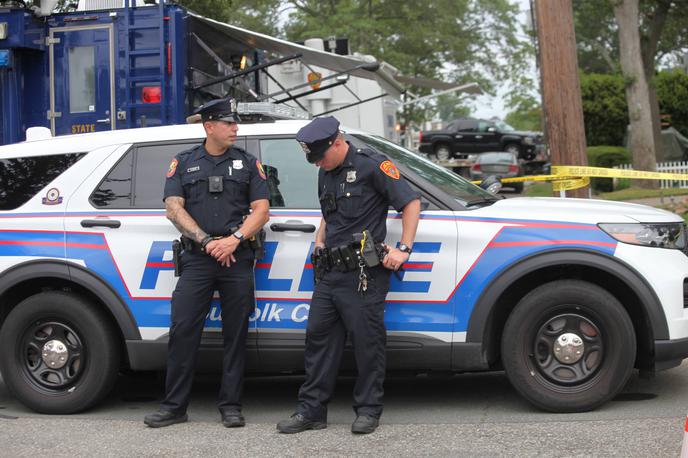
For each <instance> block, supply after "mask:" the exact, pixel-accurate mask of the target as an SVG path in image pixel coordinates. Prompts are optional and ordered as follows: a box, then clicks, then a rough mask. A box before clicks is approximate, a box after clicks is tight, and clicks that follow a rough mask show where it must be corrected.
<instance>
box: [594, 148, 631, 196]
mask: <svg viewBox="0 0 688 458" xmlns="http://www.w3.org/2000/svg"><path fill="white" fill-rule="evenodd" d="M631 162H632V159H631V154H630V153H629V152H628V150H627V149H626V148H624V147H622V146H589V147H588V164H589V165H590V166H591V167H607V168H613V167H614V166H615V165H621V164H630V163H631ZM590 187H591V188H592V189H593V190H594V191H597V192H611V191H613V190H614V184H613V179H612V178H592V179H591V180H590Z"/></svg>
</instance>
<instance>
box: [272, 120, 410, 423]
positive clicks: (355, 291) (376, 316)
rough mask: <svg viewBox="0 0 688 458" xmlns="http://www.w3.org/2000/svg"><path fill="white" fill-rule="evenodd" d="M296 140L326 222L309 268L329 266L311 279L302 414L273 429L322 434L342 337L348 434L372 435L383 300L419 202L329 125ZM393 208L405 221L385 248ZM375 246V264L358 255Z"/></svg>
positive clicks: (379, 388)
mask: <svg viewBox="0 0 688 458" xmlns="http://www.w3.org/2000/svg"><path fill="white" fill-rule="evenodd" d="M296 139H297V141H299V142H300V143H301V146H302V147H303V149H304V151H305V152H306V159H307V160H308V162H310V163H313V164H315V165H316V166H317V167H319V168H320V171H319V175H318V194H319V198H320V204H321V210H322V214H323V218H322V220H321V223H320V228H319V229H318V231H317V233H316V238H315V246H316V248H315V251H314V257H313V259H314V264H316V263H317V264H318V265H319V264H320V263H321V262H323V261H325V260H326V261H327V262H325V263H324V265H325V272H324V273H323V274H322V276H321V277H319V278H318V277H317V276H316V286H315V291H314V292H313V298H312V300H311V306H310V312H309V316H308V327H307V330H306V351H305V371H306V380H305V382H304V384H303V385H302V386H301V388H300V390H299V395H298V400H299V403H298V407H297V410H296V413H295V414H294V415H292V416H291V418H289V419H287V420H284V421H281V422H280V423H278V424H277V429H278V431H280V432H282V433H298V432H301V431H305V430H307V429H322V428H325V427H326V426H327V404H328V402H329V401H330V398H331V396H332V392H333V390H334V387H335V381H336V377H337V372H338V370H339V365H340V362H341V357H342V352H343V349H344V343H345V341H346V337H347V334H348V335H349V337H350V338H351V342H352V344H353V350H354V356H355V358H356V366H357V369H358V378H357V380H356V385H355V386H354V393H353V397H354V406H353V407H354V411H355V413H356V420H355V421H354V423H353V424H352V426H351V431H352V432H353V433H357V434H366V433H371V432H373V431H375V429H376V428H377V426H378V424H379V419H380V416H381V414H382V406H383V400H382V398H383V382H384V375H385V344H386V330H385V324H384V311H385V297H386V295H387V291H388V290H389V280H390V274H391V271H394V270H398V269H399V268H400V267H402V265H403V264H404V262H406V261H407V260H408V258H409V256H410V254H411V251H412V246H413V240H414V237H415V234H416V228H417V226H418V219H419V215H420V200H419V196H418V194H417V193H416V192H414V191H412V190H411V188H410V187H409V185H408V183H406V181H405V180H404V178H403V177H402V176H401V174H400V173H399V170H398V169H397V168H396V166H395V165H394V164H393V163H392V162H391V161H389V160H388V159H387V157H385V156H383V155H382V154H380V153H378V152H376V151H373V150H370V149H357V148H355V147H354V146H352V145H351V144H349V143H348V142H346V141H345V140H344V138H343V136H342V134H341V133H340V132H339V122H338V121H337V120H336V119H335V118H333V117H324V118H317V119H315V120H313V121H312V122H311V123H309V124H308V125H306V126H305V127H303V128H302V129H301V130H300V131H299V132H298V133H297V135H296ZM390 205H391V206H392V207H394V208H395V209H396V210H397V211H401V212H402V234H401V241H400V244H399V246H398V248H396V247H395V248H392V247H389V246H387V245H384V244H383V243H382V242H384V240H385V237H386V235H387V227H386V221H387V212H388V209H389V206H390ZM371 238H372V240H370V239H371ZM374 245H376V248H378V249H377V250H376V251H374V252H373V254H372V258H371V256H370V253H368V255H366V256H363V255H362V253H365V252H366V250H365V249H364V248H363V247H364V246H367V247H370V246H374ZM380 248H381V249H380ZM368 251H370V250H368ZM352 259H353V262H352ZM370 265H372V267H370Z"/></svg>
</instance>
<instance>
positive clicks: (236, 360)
mask: <svg viewBox="0 0 688 458" xmlns="http://www.w3.org/2000/svg"><path fill="white" fill-rule="evenodd" d="M247 251H249V250H247ZM235 256H236V257H237V262H236V263H233V264H232V265H231V266H230V267H223V266H221V265H220V263H218V262H217V261H216V260H215V259H214V258H213V257H211V256H208V255H206V254H202V253H197V254H196V253H184V254H183V255H182V267H183V270H182V274H181V276H180V277H179V281H178V282H177V287H176V288H175V290H174V293H173V294H172V325H171V327H170V338H169V343H168V357H167V377H166V382H165V399H164V401H163V402H162V404H161V406H160V407H161V409H162V410H166V411H170V412H174V413H178V414H182V413H184V412H186V408H187V406H188V404H189V395H190V393H191V385H192V383H193V376H194V370H195V367H196V354H197V352H198V347H199V345H200V342H201V334H202V333H203V327H204V324H205V320H206V316H207V314H208V312H209V310H210V303H211V301H212V297H213V293H214V292H215V291H216V290H217V291H218V292H219V293H220V304H221V307H222V336H223V341H224V358H223V362H222V384H221V387H220V395H219V403H218V408H219V409H220V412H225V411H230V410H241V401H240V399H241V392H242V388H243V381H244V361H245V359H246V335H247V333H248V317H249V315H250V314H251V312H252V311H253V308H254V306H255V295H254V277H253V255H252V253H250V251H249V252H248V253H237V254H236V255H235Z"/></svg>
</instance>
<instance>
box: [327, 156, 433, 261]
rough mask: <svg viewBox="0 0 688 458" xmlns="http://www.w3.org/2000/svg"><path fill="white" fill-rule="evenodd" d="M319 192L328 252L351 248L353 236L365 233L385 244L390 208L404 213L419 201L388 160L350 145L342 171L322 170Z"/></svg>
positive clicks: (338, 168)
mask: <svg viewBox="0 0 688 458" xmlns="http://www.w3.org/2000/svg"><path fill="white" fill-rule="evenodd" d="M318 190H319V193H318V196H319V198H320V208H321V210H322V213H323V218H324V219H325V223H326V226H325V245H326V246H327V247H328V248H334V247H337V246H341V245H348V244H350V243H351V242H352V235H353V234H354V233H360V232H362V231H363V230H364V229H368V230H369V231H370V233H371V234H372V236H373V239H374V240H375V242H383V241H384V240H385V237H386V236H387V211H388V209H389V206H390V205H391V206H392V207H394V209H395V210H397V211H401V210H402V209H403V208H404V207H405V206H406V204H408V203H409V202H411V201H412V200H414V199H418V198H419V197H420V196H419V194H418V193H417V192H415V191H413V190H412V189H411V187H410V186H409V185H408V183H407V182H406V181H405V180H404V178H403V177H402V176H401V174H400V173H399V170H398V169H397V168H396V166H395V165H394V164H393V163H392V162H391V161H389V160H388V159H387V158H386V157H385V156H383V155H382V154H380V153H378V152H376V151H373V150H371V149H359V148H355V147H354V146H352V145H351V144H349V151H348V152H347V154H346V158H345V159H344V162H343V163H342V164H341V165H340V166H339V167H337V168H336V169H334V170H330V171H329V172H327V171H325V170H323V169H320V172H319V173H318ZM332 201H334V202H336V205H334V206H333V205H332ZM333 207H336V208H333Z"/></svg>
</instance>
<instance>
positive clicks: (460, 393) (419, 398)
mask: <svg viewBox="0 0 688 458" xmlns="http://www.w3.org/2000/svg"><path fill="white" fill-rule="evenodd" d="M687 382H688V362H686V363H684V364H683V365H682V366H680V367H678V368H675V369H671V370H669V371H666V372H662V373H660V374H659V375H658V376H657V377H656V378H654V379H651V380H644V379H640V378H638V376H637V375H634V376H633V377H632V379H631V380H630V382H629V384H628V386H627V387H626V389H625V390H624V392H623V393H622V394H621V395H620V396H618V397H617V398H616V399H615V400H614V401H612V402H610V403H608V404H607V405H605V406H604V407H602V408H601V409H599V410H597V411H595V412H588V413H582V414H550V413H544V412H540V411H538V410H535V409H534V408H532V407H531V406H530V405H529V404H527V403H526V402H525V401H523V400H522V399H521V398H520V397H519V396H518V395H517V394H516V393H515V392H514V390H513V389H512V388H511V387H510V385H509V383H508V382H507V380H506V378H505V377H504V374H503V373H499V372H496V373H488V374H463V375H457V376H453V377H446V378H434V377H413V378H412V377H406V378H403V377H401V378H399V377H395V378H391V379H389V380H388V382H387V383H386V390H387V395H386V407H385V414H384V417H383V424H382V426H381V427H380V428H379V430H378V432H376V433H375V434H374V435H371V436H366V437H355V436H352V435H351V434H350V432H349V426H350V423H351V421H352V420H353V413H352V411H351V408H350V400H349V397H350V393H351V390H352V387H353V380H352V379H351V378H343V379H340V382H339V385H338V389H337V393H336V395H335V399H334V401H333V403H332V405H331V407H330V417H329V421H330V426H329V427H328V429H327V430H324V431H314V432H307V433H303V434H299V435H296V436H283V435H280V434H277V433H276V432H275V429H274V428H275V423H276V422H277V421H279V420H280V419H282V418H284V417H286V416H288V415H289V414H290V413H291V412H292V409H293V408H294V399H295V396H296V391H297V389H298V386H299V384H300V378H299V377H271V378H250V379H249V380H248V381H247V385H246V390H245V395H244V412H245V414H246V417H247V420H248V422H249V424H248V426H247V427H246V428H243V429H236V430H228V429H225V428H223V427H222V425H221V424H220V423H219V414H218V413H217V412H216V410H215V405H214V403H215V396H216V393H217V390H218V386H219V384H218V378H217V377H216V376H203V375H202V376H199V377H198V378H197V382H196V385H195V388H194V394H193V400H192V405H191V407H190V410H189V414H190V421H189V422H188V423H186V424H182V425H175V426H172V427H168V428H163V429H159V430H151V429H148V428H146V427H145V426H144V425H143V423H142V421H141V420H142V418H143V416H144V415H145V414H146V413H149V412H152V411H154V410H155V409H156V407H157V403H158V401H159V395H160V390H161V381H160V378H159V377H157V376H155V375H135V376H127V377H121V378H120V380H119V381H118V384H117V387H116V389H115V391H114V392H113V393H112V395H111V396H110V397H109V398H108V399H107V400H106V401H105V402H104V403H103V404H102V405H101V406H99V407H98V408H96V409H93V410H91V411H89V412H87V413H83V414H79V415H72V416H45V415H38V414H35V413H33V412H31V411H28V410H27V409H26V408H24V407H23V406H22V405H20V404H19V403H17V402H16V401H15V400H14V399H13V398H12V397H11V396H10V395H9V394H8V393H7V390H6V388H5V386H4V385H3V384H2V383H1V382H0V456H12V457H18V456H32V457H33V456H36V455H44V454H50V455H52V456H96V455H97V456H100V457H106V456H163V455H165V456H223V455H232V456H235V455H238V456H258V455H260V456H316V455H317V456H351V455H354V454H370V455H378V456H395V457H399V456H411V455H423V456H448V455H452V456H469V455H470V456H488V455H489V456H495V455H510V456H532V455H550V456H551V455H560V456H574V455H578V456H580V455H598V456H600V455H603V456H607V455H616V456H650V455H652V456H677V454H678V452H679V450H680V446H681V441H682V438H683V431H684V421H685V415H686V413H687V412H688V390H686V386H687V385H688V383H687Z"/></svg>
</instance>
